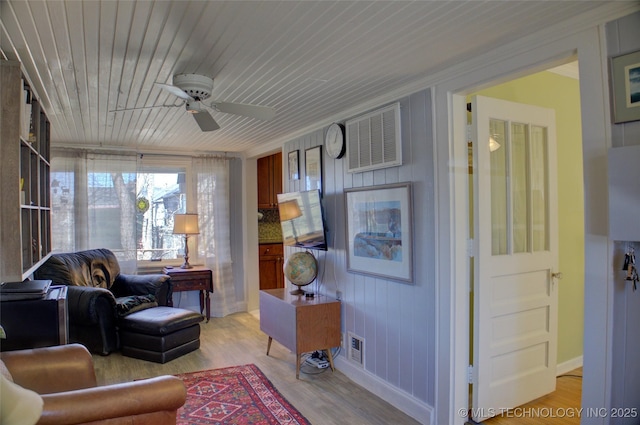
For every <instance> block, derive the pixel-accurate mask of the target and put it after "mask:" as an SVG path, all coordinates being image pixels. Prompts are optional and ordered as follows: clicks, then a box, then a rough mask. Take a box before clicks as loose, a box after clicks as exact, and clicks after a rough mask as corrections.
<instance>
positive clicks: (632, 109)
mask: <svg viewBox="0 0 640 425" xmlns="http://www.w3.org/2000/svg"><path fill="white" fill-rule="evenodd" d="M611 82H612V85H613V87H612V90H611V91H612V92H613V121H614V122H615V123H622V122H627V121H637V120H640V50H639V51H637V52H634V53H628V54H626V55H621V56H616V57H615V58H612V59H611Z"/></svg>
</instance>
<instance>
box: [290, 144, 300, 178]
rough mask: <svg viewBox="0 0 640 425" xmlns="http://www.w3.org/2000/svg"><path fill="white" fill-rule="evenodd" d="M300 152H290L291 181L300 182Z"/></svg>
mask: <svg viewBox="0 0 640 425" xmlns="http://www.w3.org/2000/svg"><path fill="white" fill-rule="evenodd" d="M299 152H300V151H298V150H295V151H291V152H289V180H300V161H299V156H300V153H299Z"/></svg>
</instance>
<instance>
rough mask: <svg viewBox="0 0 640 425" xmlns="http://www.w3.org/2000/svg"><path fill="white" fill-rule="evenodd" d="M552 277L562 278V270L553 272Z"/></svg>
mask: <svg viewBox="0 0 640 425" xmlns="http://www.w3.org/2000/svg"><path fill="white" fill-rule="evenodd" d="M551 279H558V280H560V279H562V272H556V273H551Z"/></svg>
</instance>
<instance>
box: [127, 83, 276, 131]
mask: <svg viewBox="0 0 640 425" xmlns="http://www.w3.org/2000/svg"><path fill="white" fill-rule="evenodd" d="M155 84H156V85H157V86H158V87H160V88H162V89H163V90H166V91H168V92H169V93H171V94H173V95H174V96H177V97H179V98H180V99H182V100H184V103H183V104H184V106H185V108H186V110H187V112H188V113H189V114H192V115H193V118H194V119H195V120H196V123H197V124H198V126H199V127H200V129H201V130H202V131H214V130H217V129H219V128H220V125H218V123H217V122H216V120H214V119H213V117H212V116H211V114H210V113H209V111H208V109H212V110H214V111H216V112H224V113H226V114H234V115H242V116H245V117H250V118H257V119H259V120H263V121H269V120H271V119H273V118H274V117H275V115H276V110H275V109H274V108H272V107H269V106H258V105H247V104H244V103H229V102H218V101H215V100H214V101H209V102H205V100H207V99H209V98H210V97H211V91H212V90H213V79H212V78H209V77H207V76H204V75H198V74H176V75H174V76H173V85H171V84H163V83H155ZM183 104H179V105H162V106H182V105H183ZM132 109H140V108H132Z"/></svg>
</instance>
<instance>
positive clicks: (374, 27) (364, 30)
mask: <svg viewBox="0 0 640 425" xmlns="http://www.w3.org/2000/svg"><path fill="white" fill-rule="evenodd" d="M606 3H609V2H607V1H602V2H600V1H589V2H574V1H513V2H506V1H415V2H409V1H264V2H263V1H182V0H176V1H147V0H145V1H115V0H114V1H108V0H104V1H97V0H91V1H89V0H87V1H77V0H66V1H63V0H49V1H33V0H28V1H25V0H2V3H1V5H0V24H1V27H0V30H1V32H0V48H1V49H2V53H3V56H4V57H5V58H8V59H13V60H20V61H21V62H23V65H24V68H25V70H26V72H27V73H28V75H29V79H30V80H31V82H32V84H33V86H34V87H35V88H36V91H37V92H38V94H39V96H40V97H41V98H42V101H43V104H44V106H45V108H46V110H47V112H48V114H49V116H50V119H51V121H52V128H53V134H52V143H53V145H58V146H67V147H92V148H96V147H102V148H110V149H128V150H136V151H139V152H152V151H159V152H178V151H181V152H184V151H192V152H199V151H200V152H222V151H226V152H251V151H256V150H259V149H260V146H261V145H264V144H267V143H269V142H272V141H274V140H286V139H287V137H291V136H292V135H294V134H297V133H299V132H301V131H304V130H308V129H311V128H312V127H313V126H316V127H315V128H318V127H319V126H320V125H324V124H327V123H329V122H331V121H333V120H335V121H339V120H344V119H345V118H349V117H348V116H344V115H341V113H345V111H349V110H350V109H353V108H355V107H357V106H358V105H361V104H364V103H366V102H368V101H370V100H371V99H375V98H378V97H380V96H383V95H384V94H385V93H388V92H390V91H396V90H400V89H401V88H402V87H406V86H409V85H411V84H412V83H414V84H415V82H416V81H419V80H421V79H424V78H425V77H426V76H427V75H429V74H430V73H434V72H437V71H438V70H442V69H445V68H446V67H448V66H451V65H452V64H454V63H456V62H459V61H461V60H464V59H465V58H468V57H470V56H475V55H478V54H480V53H484V52H487V51H489V50H491V49H493V48H495V47H496V46H499V45H501V44H504V43H506V42H509V41H512V40H514V39H517V38H519V37H523V36H526V35H528V34H532V33H535V32H537V31H539V30H541V29H542V28H544V27H546V26H550V25H555V24H558V23H561V22H563V21H565V20H566V19H569V18H571V17H573V16H574V15H577V14H579V13H583V12H588V11H589V10H592V9H594V8H597V7H603V4H606ZM178 73H198V74H204V75H207V76H210V77H212V78H214V80H215V81H214V89H213V95H212V99H216V100H220V101H226V102H239V103H250V104H256V105H266V106H272V107H274V108H276V110H277V115H276V118H275V119H274V120H272V121H268V122H263V121H259V120H256V119H250V118H245V117H240V116H236V115H230V114H224V113H219V112H215V113H214V112H212V115H213V116H214V118H215V120H216V121H217V122H218V123H219V124H220V126H221V129H219V130H217V131H213V132H202V131H200V129H199V128H198V126H197V125H196V123H195V122H194V120H193V118H192V117H191V116H189V114H187V113H186V111H185V109H184V107H183V106H181V107H175V106H173V105H180V102H179V99H178V98H176V97H175V96H173V95H171V94H169V93H167V92H166V91H163V90H161V89H160V88H158V86H156V85H155V84H154V83H155V82H160V83H168V84H171V83H172V76H173V75H174V74H178ZM151 106H155V107H153V108H147V107H151ZM143 107H144V108H145V109H137V110H133V111H125V112H113V111H115V110H117V109H122V108H143Z"/></svg>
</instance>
